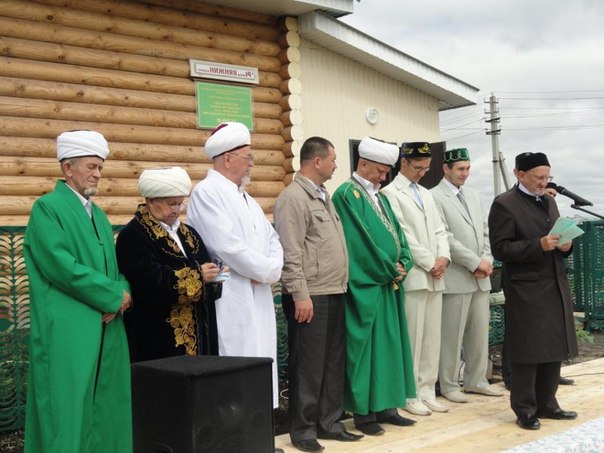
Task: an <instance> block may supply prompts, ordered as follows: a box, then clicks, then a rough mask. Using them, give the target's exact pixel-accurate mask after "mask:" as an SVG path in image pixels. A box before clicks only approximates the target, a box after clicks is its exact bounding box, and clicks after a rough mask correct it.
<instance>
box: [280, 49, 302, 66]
mask: <svg viewBox="0 0 604 453" xmlns="http://www.w3.org/2000/svg"><path fill="white" fill-rule="evenodd" d="M301 59H302V58H301V55H300V49H298V48H297V47H287V48H286V49H284V50H282V51H281V53H280V54H279V61H280V62H281V63H282V64H288V63H300V60H301Z"/></svg>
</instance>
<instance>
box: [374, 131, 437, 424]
mask: <svg viewBox="0 0 604 453" xmlns="http://www.w3.org/2000/svg"><path fill="white" fill-rule="evenodd" d="M400 151H401V154H400V157H401V159H400V163H401V168H400V173H399V174H398V175H396V177H395V178H394V180H393V181H392V182H391V183H390V184H388V185H387V186H386V187H384V189H382V193H383V194H384V195H386V197H388V201H390V204H391V206H392V210H393V211H394V214H395V215H396V218H397V220H398V221H399V223H400V224H401V226H402V227H403V230H404V231H405V235H406V236H407V240H408V241H409V248H410V249H411V255H412V256H413V263H414V266H413V267H412V268H411V270H410V271H409V274H408V275H407V278H406V279H405V281H404V283H403V286H404V288H405V314H406V316H407V325H408V326H409V340H410V341H411V352H412V354H413V371H414V375H415V387H416V389H417V398H413V399H408V400H407V405H406V406H405V410H406V411H407V412H410V413H412V414H415V415H430V414H431V413H432V412H447V411H448V410H449V407H448V406H447V405H445V404H443V403H441V402H440V401H437V400H436V390H435V384H436V380H437V379H438V363H439V359H438V357H439V353H440V333H441V326H440V324H441V308H442V294H443V290H444V289H445V281H444V279H443V275H446V273H445V271H446V270H447V266H448V264H449V243H448V241H447V232H446V231H445V227H444V225H443V222H442V220H441V218H440V215H439V212H438V209H437V207H436V204H435V202H434V199H433V197H432V194H431V193H430V191H429V190H428V189H426V188H425V187H423V186H421V185H419V184H418V182H419V180H420V179H421V178H422V177H423V176H424V175H425V174H426V172H427V171H429V170H430V162H431V160H432V153H431V150H430V145H429V144H428V143H426V142H407V143H403V144H402V145H401V150H400Z"/></svg>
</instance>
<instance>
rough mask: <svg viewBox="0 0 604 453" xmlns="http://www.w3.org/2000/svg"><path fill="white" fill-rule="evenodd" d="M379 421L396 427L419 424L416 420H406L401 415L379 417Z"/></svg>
mask: <svg viewBox="0 0 604 453" xmlns="http://www.w3.org/2000/svg"><path fill="white" fill-rule="evenodd" d="M377 421H378V422H380V423H389V424H390V425H394V426H413V425H415V423H417V422H416V421H415V420H411V419H410V418H405V417H403V416H402V415H400V414H394V415H391V416H390V417H380V416H378V417H377Z"/></svg>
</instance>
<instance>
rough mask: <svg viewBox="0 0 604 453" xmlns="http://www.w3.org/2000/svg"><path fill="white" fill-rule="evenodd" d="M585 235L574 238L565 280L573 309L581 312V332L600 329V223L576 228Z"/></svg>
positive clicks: (603, 307)
mask: <svg viewBox="0 0 604 453" xmlns="http://www.w3.org/2000/svg"><path fill="white" fill-rule="evenodd" d="M580 227H581V229H583V231H585V234H584V235H582V236H580V237H579V238H577V239H575V241H574V244H573V255H572V257H571V259H570V260H569V263H568V267H569V280H570V282H571V288H572V290H573V294H574V296H575V310H576V311H582V312H585V329H586V330H594V329H601V328H603V327H604V221H602V220H598V221H587V222H583V223H582V224H581V225H580Z"/></svg>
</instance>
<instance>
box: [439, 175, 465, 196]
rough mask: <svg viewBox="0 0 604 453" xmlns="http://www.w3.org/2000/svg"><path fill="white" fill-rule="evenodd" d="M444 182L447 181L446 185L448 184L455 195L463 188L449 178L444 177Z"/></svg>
mask: <svg viewBox="0 0 604 453" xmlns="http://www.w3.org/2000/svg"><path fill="white" fill-rule="evenodd" d="M443 182H444V183H445V185H446V186H447V187H448V188H449V189H451V190H452V191H453V194H454V195H455V196H457V194H458V193H459V192H461V188H459V187H457V186H456V185H455V184H451V181H449V180H448V179H446V178H443Z"/></svg>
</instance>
